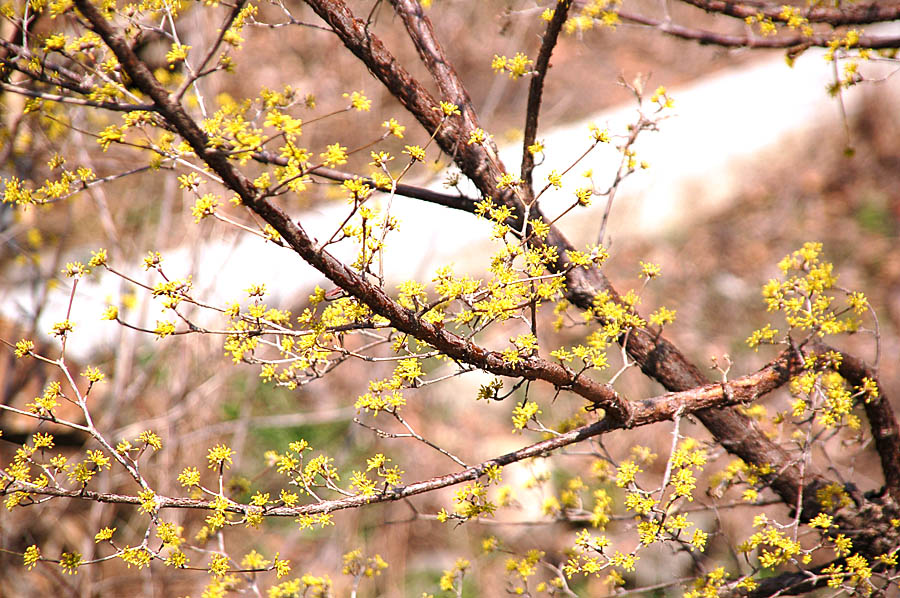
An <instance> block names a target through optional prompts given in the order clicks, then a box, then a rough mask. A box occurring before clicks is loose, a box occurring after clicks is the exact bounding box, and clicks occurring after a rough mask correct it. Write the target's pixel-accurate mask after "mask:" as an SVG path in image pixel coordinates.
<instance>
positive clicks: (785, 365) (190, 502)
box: [0, 0, 802, 517]
mask: <svg viewBox="0 0 900 598" xmlns="http://www.w3.org/2000/svg"><path fill="white" fill-rule="evenodd" d="M75 1H76V2H84V1H86V0H75ZM790 355H791V354H790V352H788V351H785V352H784V353H783V354H782V355H781V356H779V358H778V359H776V360H775V361H773V362H771V363H769V364H768V365H766V366H765V367H764V368H762V369H761V370H759V371H758V372H755V373H753V374H750V375H747V376H743V377H741V378H737V379H735V380H733V381H731V382H728V383H723V384H710V385H707V386H704V387H700V388H694V389H691V390H689V391H686V392H680V393H668V394H665V395H661V396H658V397H653V398H649V399H644V400H642V401H637V402H636V403H634V413H633V416H632V420H631V422H623V421H616V420H615V419H614V418H609V417H606V418H604V419H603V420H601V421H598V422H594V423H592V424H588V425H584V426H581V427H578V428H575V429H574V430H570V431H568V432H565V433H563V434H559V435H557V436H554V437H553V438H550V439H548V440H542V441H540V442H536V443H534V444H531V445H528V446H525V447H522V448H520V449H518V450H515V451H512V452H510V453H506V454H504V455H500V456H499V457H495V458H493V459H488V460H487V461H483V462H481V463H479V464H478V465H474V466H472V467H468V468H466V469H464V470H462V471H459V472H456V473H451V474H447V475H442V476H437V477H433V478H429V479H427V480H422V481H419V482H414V483H412V484H409V485H406V486H398V487H395V488H389V489H388V490H386V491H385V492H383V493H381V494H376V495H373V496H351V497H347V498H340V499H335V500H325V501H321V502H317V503H313V504H307V505H301V506H298V507H274V508H269V509H266V510H265V511H264V514H265V515H269V516H275V517H297V516H300V515H313V514H318V513H331V512H333V511H339V510H343V509H352V508H357V507H361V506H364V505H369V504H375V503H382V502H391V501H396V500H401V499H404V498H408V497H410V496H415V495H417V494H424V493H426V492H432V491H434V490H439V489H441V488H446V487H448V486H454V485H456V484H461V483H463V482H468V481H471V480H477V479H478V478H479V477H481V476H482V475H484V472H485V471H486V470H487V469H488V468H489V467H494V466H499V467H504V466H506V465H510V464H512V463H516V462H518V461H523V460H525V459H531V458H535V457H542V456H545V455H547V454H549V453H552V452H553V451H556V450H559V449H561V448H563V447H566V446H569V445H571V444H575V443H578V442H581V441H583V440H586V439H588V438H592V437H594V436H598V435H601V434H605V433H607V432H610V431H613V430H616V429H622V428H624V427H626V426H645V425H649V424H653V423H658V422H662V421H668V420H671V419H672V418H674V417H675V415H676V413H680V414H682V415H685V414H691V413H696V412H698V411H700V410H703V409H708V408H710V407H712V406H723V405H737V404H742V403H747V402H751V401H754V400H756V399H757V398H759V397H760V396H763V395H765V394H767V393H769V392H771V391H772V390H774V389H776V388H778V387H779V386H781V385H783V384H785V383H786V382H787V381H788V380H789V379H790V376H791V373H792V372H793V371H795V370H796V371H799V368H800V367H802V364H801V363H800V362H798V361H796V360H795V359H793V358H792V357H791V356H790ZM15 492H25V493H27V494H31V495H36V496H59V497H68V498H81V499H84V500H90V501H95V502H104V503H118V504H132V505H139V504H142V503H143V502H144V501H143V499H141V498H140V497H138V496H130V495H122V494H111V493H101V492H94V491H91V490H86V489H85V490H64V489H62V488H53V487H37V486H35V485H32V484H24V483H21V482H12V483H11V484H9V485H8V486H6V487H4V488H3V489H2V490H0V495H4V494H12V493H15ZM156 504H157V506H158V508H160V509H170V508H183V509H206V510H213V509H215V508H216V507H215V505H216V502H215V501H208V500H199V499H191V498H171V497H164V496H158V497H156ZM226 510H228V511H230V512H233V513H243V514H248V513H254V512H256V513H259V512H260V511H259V508H258V507H251V506H249V505H243V504H240V503H231V504H229V506H228V507H227V509H226Z"/></svg>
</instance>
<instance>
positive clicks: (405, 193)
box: [253, 152, 476, 214]
mask: <svg viewBox="0 0 900 598" xmlns="http://www.w3.org/2000/svg"><path fill="white" fill-rule="evenodd" d="M253 159H254V160H256V161H257V162H260V163H263V164H275V165H278V166H287V164H288V160H287V158H282V157H281V156H275V155H273V154H272V153H271V152H257V153H255V154H253ZM307 174H309V175H310V176H318V177H322V178H323V179H329V180H332V181H350V180H353V179H360V180H362V181H363V182H364V183H368V184H369V185H370V186H372V188H375V189H377V190H378V191H381V192H382V193H388V192H389V191H388V190H387V189H381V188H378V187H377V186H376V184H375V181H374V180H372V179H370V178H369V177H366V176H360V175H357V174H351V173H349V172H343V171H340V170H335V169H334V168H327V167H325V166H318V167H316V168H312V169H310V170H309V171H307ZM394 193H396V194H397V195H400V196H402V197H410V198H412V199H418V200H421V201H427V202H428V203H433V204H436V205H439V206H444V207H445V208H452V209H454V210H461V211H463V212H468V213H470V214H472V213H474V212H475V203H476V201H475V200H474V199H472V198H471V197H466V196H465V195H452V194H450V193H441V192H440V191H432V190H431V189H426V188H425V187H419V186H416V185H407V184H404V183H398V184H397V186H396V187H395V189H394Z"/></svg>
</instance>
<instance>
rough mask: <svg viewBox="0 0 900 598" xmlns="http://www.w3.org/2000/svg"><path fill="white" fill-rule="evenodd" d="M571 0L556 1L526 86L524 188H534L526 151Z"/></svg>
mask: <svg viewBox="0 0 900 598" xmlns="http://www.w3.org/2000/svg"><path fill="white" fill-rule="evenodd" d="M571 4H572V3H571V0H564V1H562V2H557V4H556V8H555V9H554V12H553V18H552V19H550V23H548V24H547V31H546V32H544V38H543V40H542V41H541V49H540V51H539V52H538V56H537V60H536V61H535V63H534V75H532V77H531V84H530V85H529V87H528V108H527V110H526V112H525V138H524V139H523V140H522V175H521V176H522V180H524V181H525V187H526V189H534V182H533V180H532V175H533V171H534V154H532V153H531V152H530V151H528V148H529V147H530V146H531V145H533V144H534V140H535V139H536V138H537V127H538V116H539V115H540V112H541V99H542V97H543V94H544V79H545V78H546V77H547V70H548V69H549V68H550V56H551V55H552V54H553V48H555V47H556V42H557V41H558V40H559V32H560V31H561V30H562V26H563V23H565V22H566V17H567V16H568V14H569V7H570V6H571Z"/></svg>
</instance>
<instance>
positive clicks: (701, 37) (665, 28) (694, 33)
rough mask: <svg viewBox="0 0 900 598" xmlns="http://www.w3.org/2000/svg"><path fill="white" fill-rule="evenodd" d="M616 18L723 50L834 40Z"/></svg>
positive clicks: (867, 39)
mask: <svg viewBox="0 0 900 598" xmlns="http://www.w3.org/2000/svg"><path fill="white" fill-rule="evenodd" d="M619 18H620V19H622V20H623V21H626V22H630V23H637V24H639V25H648V26H650V27H655V28H656V29H658V30H659V31H660V32H662V33H665V34H666V35H671V36H673V37H677V38H680V39H685V40H690V41H695V42H699V43H701V44H709V45H714V46H723V47H726V48H756V49H762V48H772V49H784V48H798V47H812V46H816V47H822V48H824V47H828V45H829V44H830V43H831V42H832V41H833V40H834V35H826V34H821V33H815V34H813V35H810V36H806V35H801V34H800V33H792V34H790V35H778V36H774V37H762V36H758V35H751V34H747V35H732V34H727V33H720V32H718V31H710V30H707V29H695V28H692V27H685V26H684V25H679V24H677V23H672V22H671V21H667V20H663V19H658V18H655V17H648V16H645V15H642V14H640V13H635V12H630V11H626V10H620V11H619ZM898 45H900V37H897V36H872V35H860V37H859V41H858V43H857V45H856V46H855V47H859V48H872V49H879V48H896V47H897V46H898Z"/></svg>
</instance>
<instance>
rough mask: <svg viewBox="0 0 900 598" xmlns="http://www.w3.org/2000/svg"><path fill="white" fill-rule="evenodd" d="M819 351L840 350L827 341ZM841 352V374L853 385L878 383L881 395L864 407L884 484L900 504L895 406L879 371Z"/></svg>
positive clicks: (819, 345)
mask: <svg viewBox="0 0 900 598" xmlns="http://www.w3.org/2000/svg"><path fill="white" fill-rule="evenodd" d="M815 351H816V353H824V352H826V351H837V350H836V349H834V348H832V347H830V346H828V345H826V344H825V343H817V344H816V345H815ZM837 352H838V353H841V355H842V359H841V365H840V367H838V373H839V374H840V375H841V376H843V377H844V378H845V379H846V380H847V381H849V382H850V383H851V384H853V385H854V386H858V387H861V386H862V385H863V379H865V378H868V379H869V380H872V381H873V382H875V383H876V384H878V396H877V397H876V398H874V399H870V400H863V409H864V410H865V412H866V418H867V419H868V420H869V429H870V430H871V431H872V438H873V440H874V442H875V450H876V452H877V453H878V458H879V459H880V460H881V471H882V473H883V474H884V484H885V488H886V489H887V491H888V493H889V494H890V495H891V498H893V499H894V501H895V502H896V503H897V504H898V505H900V425H898V424H897V417H896V416H895V414H894V408H893V407H891V402H890V400H889V399H888V397H887V395H885V392H884V388H882V386H881V384H880V383H879V382H878V373H877V372H876V371H875V370H873V369H872V368H871V367H869V365H868V364H867V363H866V362H864V361H863V360H862V359H859V358H858V357H854V356H853V355H850V354H848V353H843V352H840V351H837Z"/></svg>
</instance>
